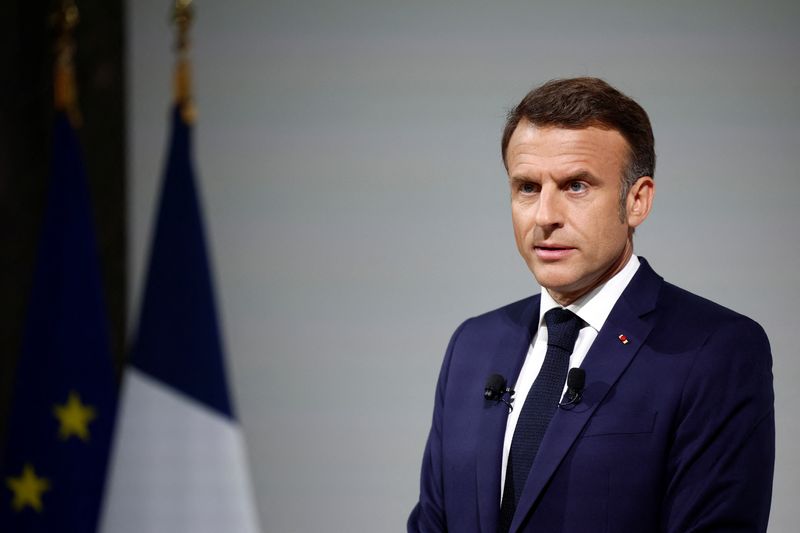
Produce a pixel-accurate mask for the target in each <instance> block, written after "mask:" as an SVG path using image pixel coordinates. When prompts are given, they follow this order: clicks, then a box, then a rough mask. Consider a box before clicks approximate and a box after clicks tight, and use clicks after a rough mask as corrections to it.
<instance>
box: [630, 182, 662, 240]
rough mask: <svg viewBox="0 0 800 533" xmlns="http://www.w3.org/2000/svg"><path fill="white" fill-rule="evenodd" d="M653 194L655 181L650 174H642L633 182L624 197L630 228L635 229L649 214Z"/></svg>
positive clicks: (654, 192)
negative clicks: (626, 195)
mask: <svg viewBox="0 0 800 533" xmlns="http://www.w3.org/2000/svg"><path fill="white" fill-rule="evenodd" d="M655 194H656V182H655V181H654V180H653V178H652V177H650V176H642V177H640V178H639V179H638V180H636V183H634V184H633V186H632V187H631V189H630V190H629V191H628V197H627V198H626V199H625V207H626V211H625V212H626V216H627V222H628V227H629V228H630V229H635V228H636V227H637V226H638V225H639V224H641V223H642V222H644V220H645V219H646V218H647V215H649V214H650V209H652V208H653V197H654V196H655Z"/></svg>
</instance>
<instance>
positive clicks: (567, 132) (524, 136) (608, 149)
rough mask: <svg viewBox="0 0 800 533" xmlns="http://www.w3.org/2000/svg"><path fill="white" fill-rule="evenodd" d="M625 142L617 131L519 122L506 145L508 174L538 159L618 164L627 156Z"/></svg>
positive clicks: (576, 162) (564, 162)
mask: <svg viewBox="0 0 800 533" xmlns="http://www.w3.org/2000/svg"><path fill="white" fill-rule="evenodd" d="M628 150H629V148H628V143H627V141H626V140H625V138H624V137H623V136H622V134H620V133H619V132H618V131H616V130H613V129H609V128H604V127H598V126H588V127H586V128H563V127H559V126H537V125H535V124H531V123H530V122H527V121H525V122H520V124H519V125H518V126H517V128H516V129H515V130H514V133H513V135H512V136H511V139H510V142H509V144H508V157H507V159H508V164H509V171H511V170H512V167H514V166H516V165H520V164H522V165H525V164H535V163H537V162H540V160H558V161H559V162H560V163H563V164H569V163H574V164H576V165H578V164H579V163H581V162H586V163H590V164H604V163H611V164H614V163H621V162H622V161H623V160H624V159H625V158H626V157H627V154H628Z"/></svg>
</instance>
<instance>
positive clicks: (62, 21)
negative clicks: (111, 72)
mask: <svg viewBox="0 0 800 533" xmlns="http://www.w3.org/2000/svg"><path fill="white" fill-rule="evenodd" d="M78 22H80V12H79V11H78V6H77V5H76V4H75V0H62V1H61V2H60V6H59V7H58V9H57V11H56V12H55V13H54V14H53V24H54V26H55V27H56V33H57V37H56V43H55V56H56V57H55V61H54V64H53V85H54V87H53V107H54V108H55V110H56V111H61V112H64V113H66V115H67V118H68V119H69V121H70V124H71V125H72V127H73V128H77V127H80V126H81V124H82V123H83V118H82V116H81V112H80V109H79V108H78V90H77V84H76V83H75V36H74V31H75V28H76V27H77V26H78Z"/></svg>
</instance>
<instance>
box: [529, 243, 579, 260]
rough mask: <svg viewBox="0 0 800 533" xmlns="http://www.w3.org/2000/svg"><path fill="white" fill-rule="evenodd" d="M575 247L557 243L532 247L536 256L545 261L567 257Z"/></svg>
mask: <svg viewBox="0 0 800 533" xmlns="http://www.w3.org/2000/svg"><path fill="white" fill-rule="evenodd" d="M574 250H575V248H572V247H570V246H561V245H558V244H548V245H538V246H534V247H533V251H534V252H535V253H536V257H538V258H539V259H543V260H545V261H556V260H558V259H563V258H565V257H567V256H568V255H569V254H570V253H572V251H574Z"/></svg>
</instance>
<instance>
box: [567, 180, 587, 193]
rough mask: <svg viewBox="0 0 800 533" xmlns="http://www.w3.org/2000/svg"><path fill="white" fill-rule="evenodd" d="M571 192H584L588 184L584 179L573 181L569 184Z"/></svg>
mask: <svg viewBox="0 0 800 533" xmlns="http://www.w3.org/2000/svg"><path fill="white" fill-rule="evenodd" d="M569 190H570V192H583V191H585V190H586V184H585V183H583V182H582V181H573V182H570V184H569Z"/></svg>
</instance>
